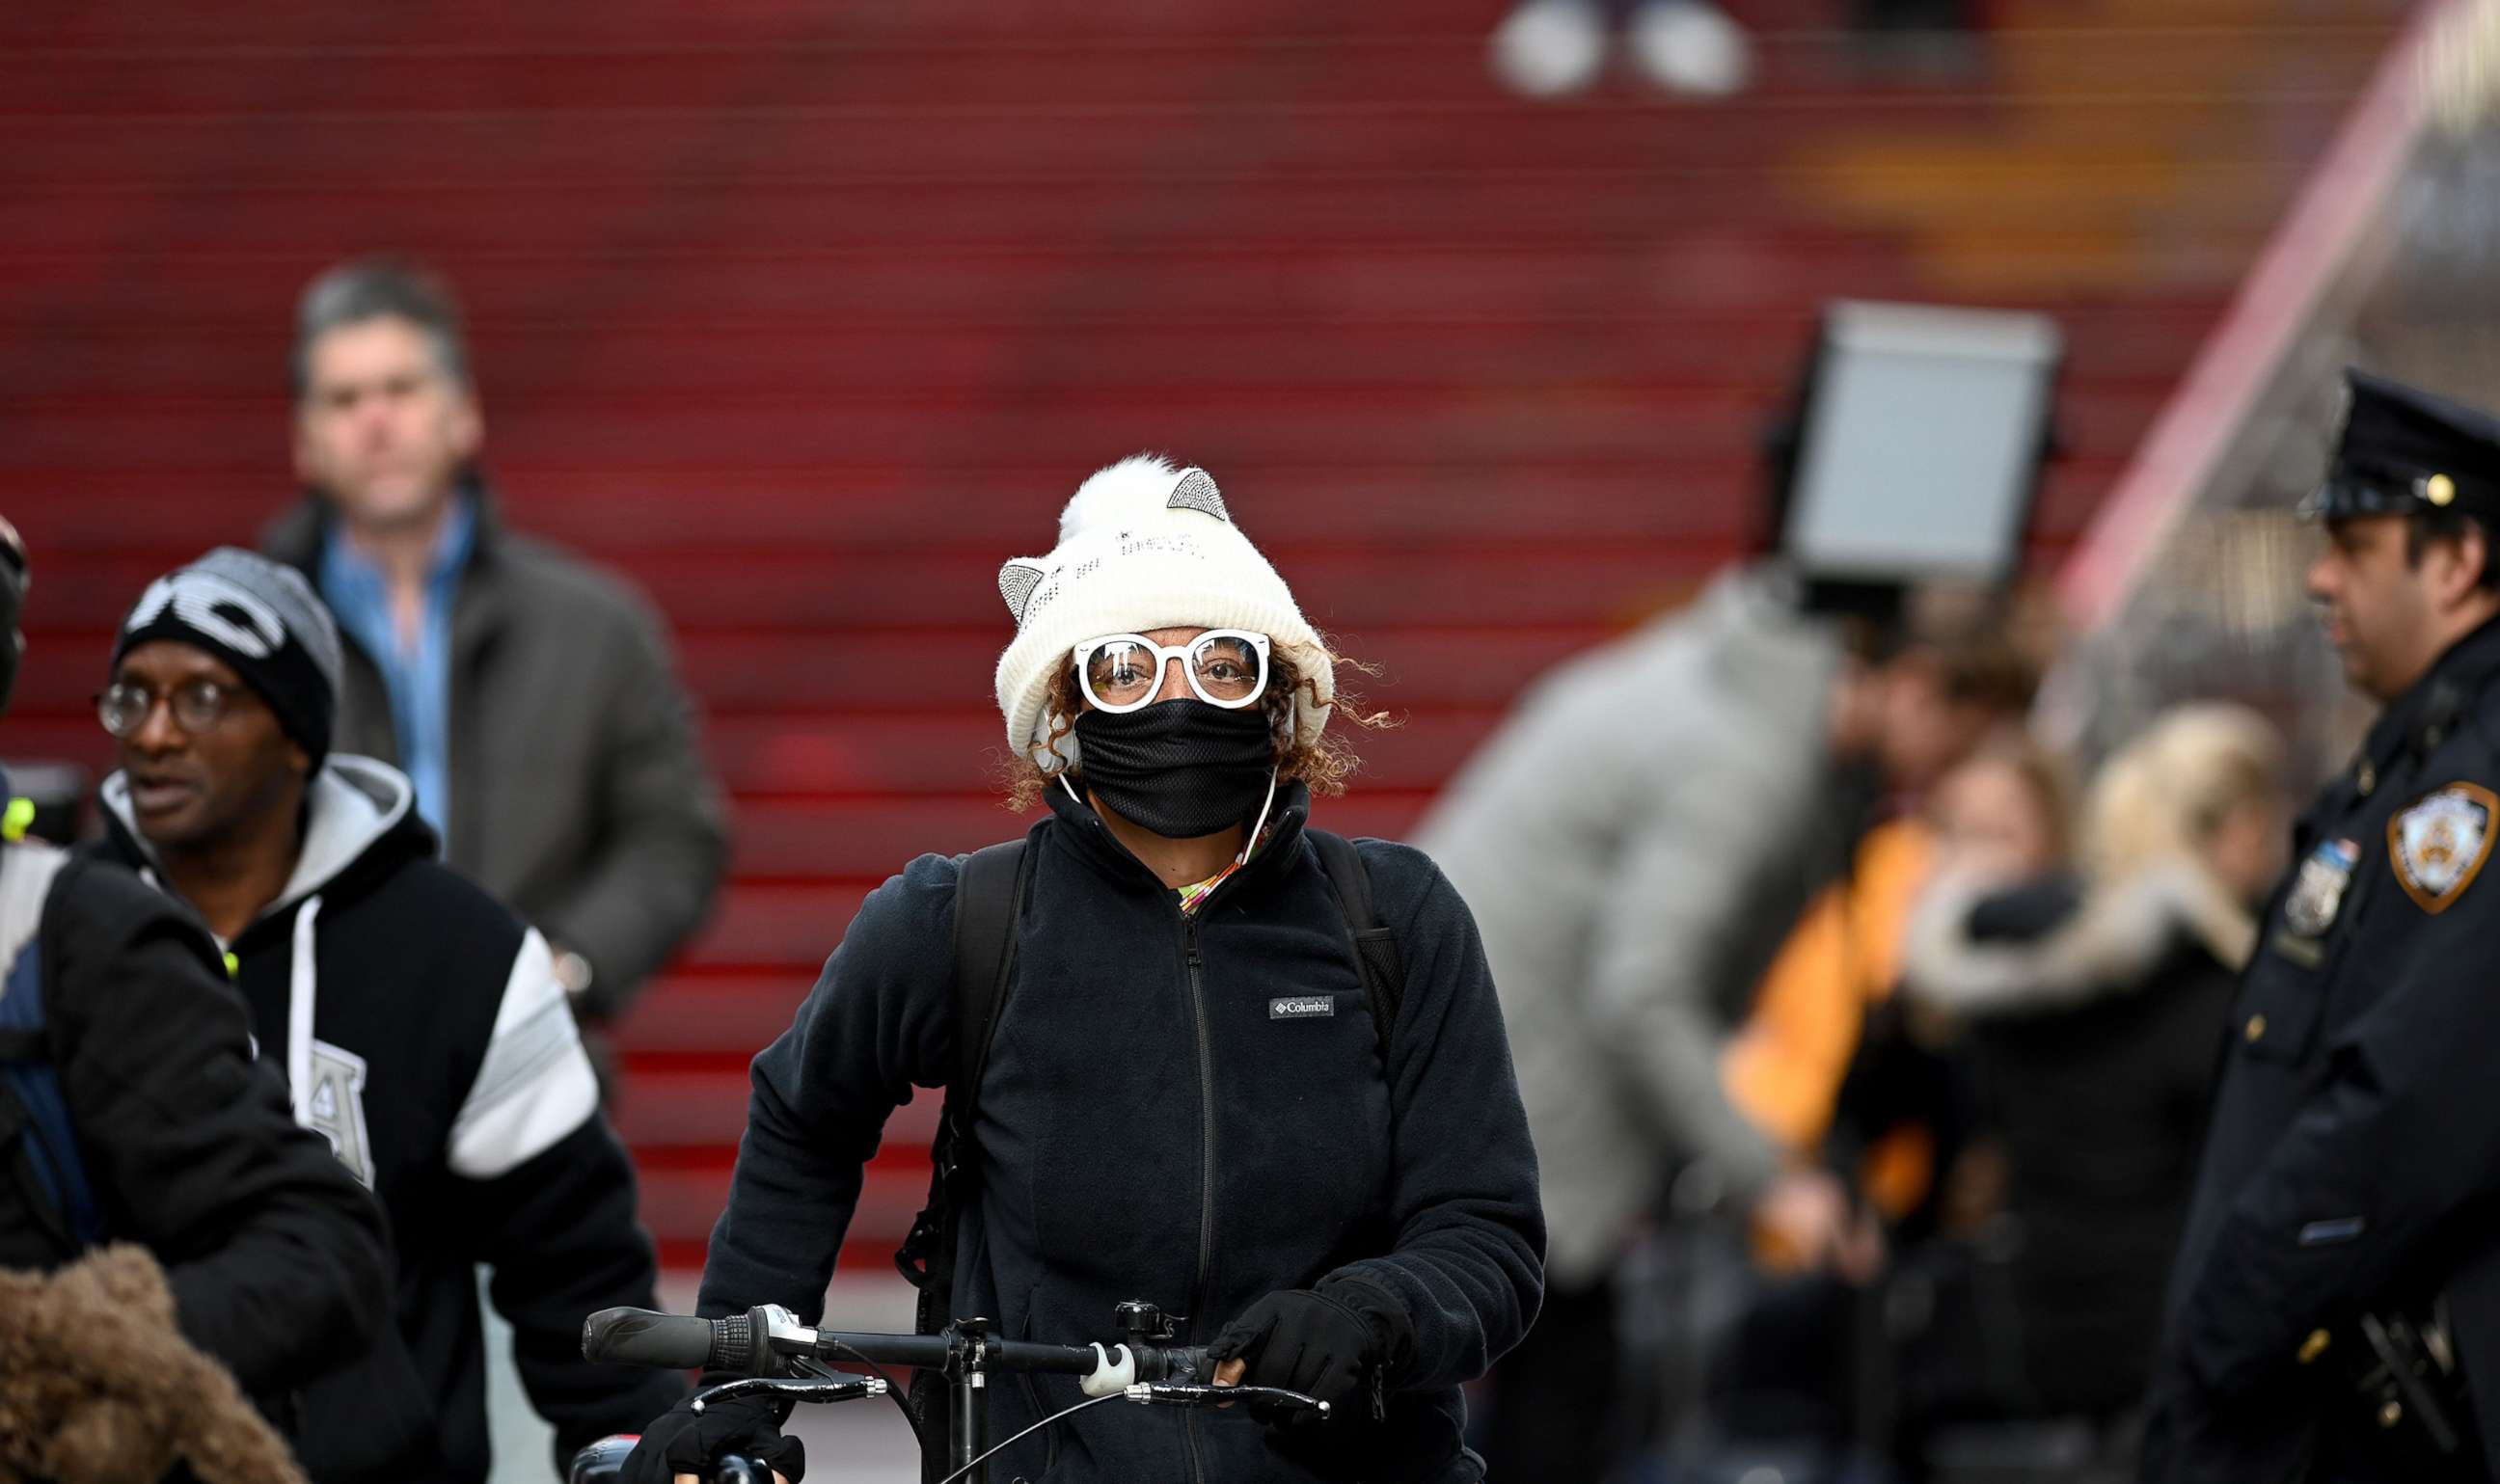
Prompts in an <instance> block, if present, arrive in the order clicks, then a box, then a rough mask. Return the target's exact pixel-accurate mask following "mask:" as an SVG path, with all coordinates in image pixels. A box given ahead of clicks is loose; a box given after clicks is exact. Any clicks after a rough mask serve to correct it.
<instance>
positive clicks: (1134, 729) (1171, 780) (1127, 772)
mask: <svg viewBox="0 0 2500 1484" xmlns="http://www.w3.org/2000/svg"><path fill="white" fill-rule="evenodd" d="M1076 746H1077V749H1078V751H1077V758H1078V762H1079V767H1078V771H1079V772H1081V773H1082V774H1083V775H1084V778H1085V787H1086V788H1088V789H1090V790H1093V791H1094V793H1095V795H1096V796H1097V797H1098V798H1099V799H1100V800H1101V801H1102V804H1103V806H1104V807H1106V808H1108V809H1110V810H1111V811H1113V812H1114V813H1116V814H1118V815H1119V816H1120V818H1122V819H1124V820H1130V821H1133V822H1135V823H1138V824H1141V825H1143V826H1145V827H1146V828H1148V829H1150V830H1153V831H1154V832H1155V833H1156V834H1159V835H1162V836H1164V837H1165V838H1167V839H1171V840H1191V839H1196V838H1197V837H1198V836H1200V835H1211V834H1214V833H1215V832H1216V831H1218V830H1220V829H1227V828H1230V827H1232V826H1233V825H1235V824H1240V823H1246V822H1247V821H1248V820H1249V818H1250V815H1251V812H1252V811H1254V810H1256V809H1257V808H1258V807H1259V802H1260V800H1261V799H1263V798H1265V797H1266V794H1267V784H1268V780H1269V779H1271V778H1272V777H1273V776H1274V775H1275V769H1276V744H1275V742H1274V740H1273V739H1272V738H1271V737H1270V736H1269V734H1268V730H1267V709H1266V707H1265V706H1243V707H1241V708H1240V709H1238V710H1234V711H1228V710H1226V709H1225V708H1224V707H1222V706H1210V705H1208V704H1207V703H1206V702H1204V701H1202V700H1199V699H1196V698H1195V697H1189V696H1184V697H1182V698H1181V699H1179V700H1168V701H1157V702H1155V703H1154V704H1153V705H1151V706H1141V707H1139V708H1137V709H1136V710H1135V711H1120V712H1111V711H1088V712H1086V713H1085V714H1084V715H1082V716H1080V717H1078V718H1077V719H1076Z"/></svg>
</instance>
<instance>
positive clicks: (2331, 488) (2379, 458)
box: [2301, 371, 2500, 521]
mask: <svg viewBox="0 0 2500 1484" xmlns="http://www.w3.org/2000/svg"><path fill="white" fill-rule="evenodd" d="M2344 374H2345V378H2346V380H2347V381H2349V382H2350V383H2351V385H2352V410H2351V411H2350V412H2348V413H2347V414H2345V418H2344V435H2343V437H2342V438H2341V439H2340V440H2339V441H2338V442H2337V444H2336V448H2335V462H2334V464H2333V465H2332V466H2331V467H2330V468H2328V469H2327V470H2326V479H2325V482H2324V483H2322V484H2320V485H2319V488H2318V491H2317V493H2316V494H2314V495H2312V496H2310V498H2309V499H2308V500H2306V501H2305V502H2304V503H2303V505H2302V507H2301V508H2302V513H2303V514H2305V515H2308V516H2310V517H2311V518H2313V519H2317V520H2329V521H2334V520H2346V519H2350V518H2352V517H2353V516H2358V515H2418V514H2427V513H2429V512H2431V511H2434V510H2458V511H2464V512H2467V513H2470V514H2474V515H2478V516H2482V517H2484V518H2485V519H2488V520H2495V521H2500V419H2495V418H2493V417H2491V416H2490V415H2489V414H2488V413H2484V412H2478V411H2476V410H2475V409H2473V408H2472V407H2468V406H2463V405H2460V404H2458V403H2452V402H2450V401H2448V400H2447V399H2445V398H2440V397H2434V396H2432V395H2430V394H2429V393H2428V392H2423V391H2418V390H2416V389H2415V388H2413V387H2409V386H2406V385H2405V384H2404V383H2402V382H2400V381H2390V380H2388V379H2387V378H2386V377H2385V376H2375V375H2372V374H2371V373H2370V372H2368V371H2346V372H2345V373H2344Z"/></svg>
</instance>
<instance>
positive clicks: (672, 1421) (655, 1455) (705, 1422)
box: [618, 1397, 807, 1484]
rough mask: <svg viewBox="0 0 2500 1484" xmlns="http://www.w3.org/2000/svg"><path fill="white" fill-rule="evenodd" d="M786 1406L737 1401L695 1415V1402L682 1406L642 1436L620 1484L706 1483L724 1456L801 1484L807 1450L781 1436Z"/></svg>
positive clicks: (653, 1423)
mask: <svg viewBox="0 0 2500 1484" xmlns="http://www.w3.org/2000/svg"><path fill="white" fill-rule="evenodd" d="M785 1405H786V1403H775V1402H773V1399H771V1398H770V1397H733V1398H731V1399H730V1400H728V1401H726V1402H712V1403H706V1404H705V1406H704V1409H703V1410H702V1411H701V1412H697V1411H696V1410H695V1409H694V1404H693V1399H692V1398H688V1399H687V1400H685V1401H682V1402H679V1403H677V1404H676V1405H674V1406H673V1407H671V1408H669V1409H668V1410H667V1411H665V1412H662V1413H661V1414H660V1415H658V1416H657V1417H654V1418H652V1419H651V1422H650V1425H649V1426H648V1427H645V1428H644V1429H643V1430H642V1440H641V1442H639V1443H636V1444H635V1445H634V1451H633V1453H631V1454H630V1455H628V1456H627V1458H626V1460H625V1468H624V1469H623V1471H622V1472H621V1473H620V1474H619V1475H618V1479H619V1484H671V1481H672V1480H674V1479H675V1478H676V1477H677V1476H678V1475H680V1474H692V1475H694V1476H695V1477H696V1478H698V1479H703V1480H708V1479H710V1477H711V1468H710V1465H711V1464H712V1462H713V1461H714V1460H716V1459H718V1458H719V1457H720V1456H721V1455H722V1454H724V1453H738V1454H744V1455H745V1456H747V1457H749V1458H752V1459H755V1460H757V1461H759V1462H761V1463H764V1464H768V1465H771V1466H772V1468H773V1472H774V1473H775V1474H777V1475H779V1476H780V1477H782V1478H784V1479H787V1480H789V1481H790V1484H798V1481H799V1480H800V1479H801V1478H802V1477H804V1476H805V1475H806V1472H807V1449H806V1444H805V1443H802V1442H801V1441H800V1440H799V1439H797V1438H795V1437H784V1436H781V1422H780V1419H781V1417H782V1416H784V1415H786V1413H785V1412H784V1411H783V1410H782V1408H783V1406H785Z"/></svg>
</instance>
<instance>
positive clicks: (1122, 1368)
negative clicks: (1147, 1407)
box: [1076, 1344, 1137, 1397]
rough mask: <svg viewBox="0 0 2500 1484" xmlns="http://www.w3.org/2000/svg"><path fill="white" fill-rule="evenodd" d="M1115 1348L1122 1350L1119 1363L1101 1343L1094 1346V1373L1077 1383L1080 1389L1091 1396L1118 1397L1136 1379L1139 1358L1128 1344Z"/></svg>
mask: <svg viewBox="0 0 2500 1484" xmlns="http://www.w3.org/2000/svg"><path fill="white" fill-rule="evenodd" d="M1113 1348H1115V1349H1117V1350H1118V1351H1119V1352H1120V1359H1119V1362H1118V1363H1117V1364H1114V1363H1113V1362H1112V1360H1111V1357H1110V1356H1108V1355H1105V1354H1104V1353H1103V1352H1102V1346H1101V1345H1100V1344H1097V1345H1096V1346H1095V1347H1094V1371H1093V1373H1092V1374H1090V1375H1088V1376H1086V1377H1085V1379H1083V1380H1081V1381H1079V1382H1077V1383H1076V1385H1077V1389H1078V1390H1080V1391H1082V1392H1084V1393H1085V1395H1087V1396H1089V1397H1116V1396H1119V1395H1120V1394H1121V1393H1123V1392H1125V1391H1127V1390H1128V1389H1129V1387H1130V1386H1131V1385H1132V1384H1134V1383H1135V1381H1136V1379H1137V1358H1136V1357H1135V1356H1134V1355H1132V1354H1130V1353H1129V1347H1128V1346H1127V1345H1117V1346H1114V1347H1113Z"/></svg>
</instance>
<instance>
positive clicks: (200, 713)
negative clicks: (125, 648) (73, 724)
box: [95, 680, 234, 737]
mask: <svg viewBox="0 0 2500 1484" xmlns="http://www.w3.org/2000/svg"><path fill="white" fill-rule="evenodd" d="M165 701H166V704H167V705H168V706H170V707H171V708H172V710H173V712H174V725H175V726H179V727H181V728H182V730H183V731H184V732H186V733H188V734H189V735H191V736H195V737H196V736H198V735H199V734H200V733H202V732H204V731H207V730H209V729H210V728H211V727H214V726H216V725H217V724H218V723H219V722H222V721H224V720H225V719H226V712H227V710H228V709H230V708H231V706H232V705H233V702H234V697H233V694H232V693H231V692H229V691H227V689H226V688H225V687H223V686H221V685H219V684H217V683H216V682H215V681H214V680H186V681H183V682H182V683H181V685H178V686H176V687H174V689H173V690H171V691H169V692H167V693H166V694H165ZM155 709H156V693H155V692H154V691H152V690H150V689H148V687H146V686H141V685H133V684H131V683H130V682H129V681H126V680H116V681H115V682H114V683H113V684H111V685H109V686H107V687H105V688H104V689H103V691H101V692H99V693H98V694H97V695H96V697H95V719H96V720H97V721H99V722H102V723H103V724H104V729H105V730H107V731H109V732H111V733H113V734H114V735H115V736H116V737H127V736H129V735H131V734H132V733H134V732H136V731H137V730H139V728H140V727H142V726H147V725H148V716H149V715H150V714H151V713H153V712H154V711H155Z"/></svg>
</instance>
